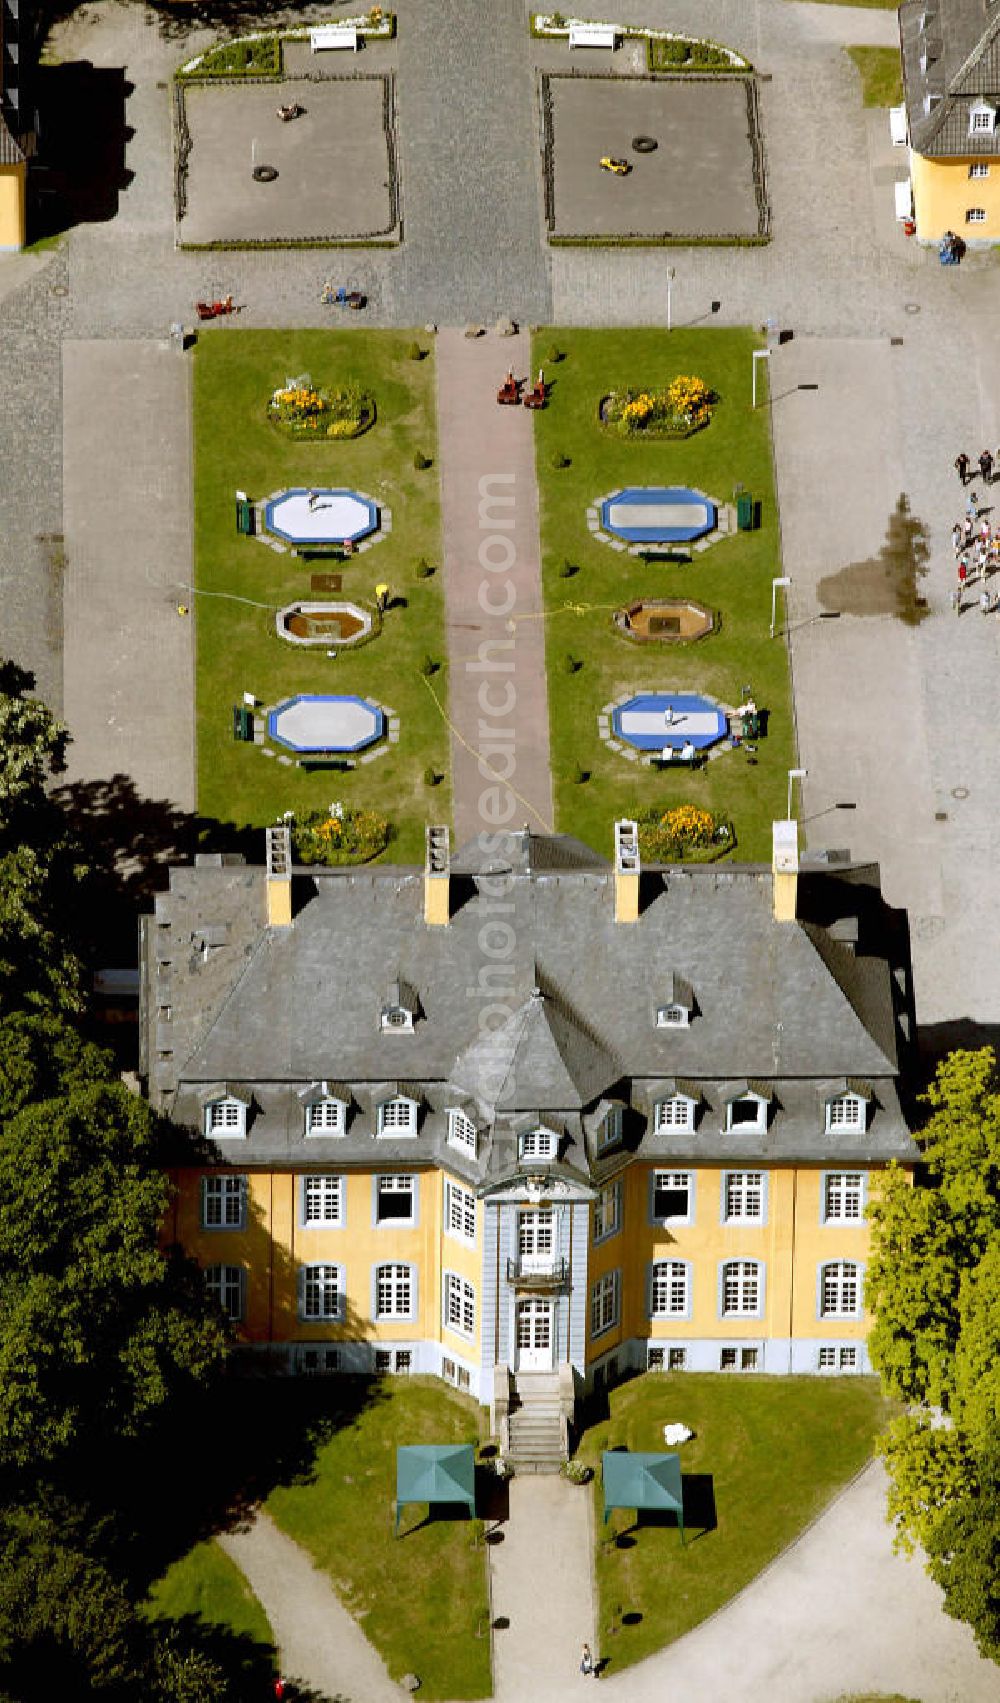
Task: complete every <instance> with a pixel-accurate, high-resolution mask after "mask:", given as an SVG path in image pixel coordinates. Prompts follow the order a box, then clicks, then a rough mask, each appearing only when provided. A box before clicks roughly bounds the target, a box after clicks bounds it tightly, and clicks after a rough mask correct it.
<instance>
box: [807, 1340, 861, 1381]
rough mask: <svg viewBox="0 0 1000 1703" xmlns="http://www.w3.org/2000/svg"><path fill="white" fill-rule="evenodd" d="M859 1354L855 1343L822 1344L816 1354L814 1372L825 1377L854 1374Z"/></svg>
mask: <svg viewBox="0 0 1000 1703" xmlns="http://www.w3.org/2000/svg"><path fill="white" fill-rule="evenodd" d="M859 1352H860V1351H859V1348H858V1345H857V1343H856V1342H822V1343H820V1346H819V1348H818V1350H817V1352H816V1370H817V1372H821V1373H822V1374H823V1375H824V1376H825V1377H837V1376H838V1375H842V1374H843V1373H848V1372H856V1371H857V1370H858V1357H859Z"/></svg>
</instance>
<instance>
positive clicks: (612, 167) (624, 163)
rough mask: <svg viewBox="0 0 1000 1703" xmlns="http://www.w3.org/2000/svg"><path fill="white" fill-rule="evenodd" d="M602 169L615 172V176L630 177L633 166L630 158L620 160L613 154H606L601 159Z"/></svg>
mask: <svg viewBox="0 0 1000 1703" xmlns="http://www.w3.org/2000/svg"><path fill="white" fill-rule="evenodd" d="M601 170H602V171H610V172H613V173H614V175H615V177H628V174H629V172H630V171H631V170H632V167H631V165H630V164H629V162H628V160H619V159H616V158H615V156H614V155H613V154H605V155H604V156H603V157H602V159H601Z"/></svg>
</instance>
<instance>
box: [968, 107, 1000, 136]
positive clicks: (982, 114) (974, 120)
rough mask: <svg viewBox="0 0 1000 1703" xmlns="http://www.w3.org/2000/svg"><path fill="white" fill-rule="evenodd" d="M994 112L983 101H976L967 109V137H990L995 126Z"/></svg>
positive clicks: (995, 116)
mask: <svg viewBox="0 0 1000 1703" xmlns="http://www.w3.org/2000/svg"><path fill="white" fill-rule="evenodd" d="M996 118H997V115H996V112H995V111H994V109H993V107H991V106H988V105H987V104H986V102H985V101H977V102H976V103H975V105H974V106H972V107H970V109H969V135H970V136H992V134H993V129H994V126H995V125H996Z"/></svg>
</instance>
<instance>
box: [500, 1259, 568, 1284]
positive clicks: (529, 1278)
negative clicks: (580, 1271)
mask: <svg viewBox="0 0 1000 1703" xmlns="http://www.w3.org/2000/svg"><path fill="white" fill-rule="evenodd" d="M568 1277H569V1260H566V1259H559V1258H557V1257H556V1256H555V1255H553V1256H552V1257H551V1258H549V1259H545V1260H542V1259H540V1258H539V1257H538V1256H537V1255H535V1256H534V1257H533V1258H530V1257H529V1258H527V1259H523V1258H522V1257H521V1256H520V1255H518V1256H517V1257H516V1258H515V1259H508V1261H507V1282H508V1283H516V1284H517V1287H518V1288H519V1289H558V1288H560V1287H561V1286H562V1284H564V1283H565V1282H566V1279H567V1278H568Z"/></svg>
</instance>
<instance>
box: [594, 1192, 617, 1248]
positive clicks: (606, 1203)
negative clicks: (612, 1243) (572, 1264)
mask: <svg viewBox="0 0 1000 1703" xmlns="http://www.w3.org/2000/svg"><path fill="white" fill-rule="evenodd" d="M621 1227H622V1180H621V1177H616V1178H615V1179H614V1181H613V1182H610V1183H606V1184H605V1186H604V1188H602V1189H601V1190H600V1191H599V1193H598V1196H597V1199H596V1200H595V1201H594V1228H593V1237H592V1240H593V1243H594V1246H595V1247H597V1245H598V1243H600V1242H607V1241H609V1240H610V1238H611V1237H612V1236H617V1235H618V1234H619V1232H620V1230H621Z"/></svg>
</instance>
